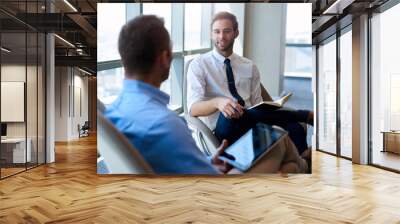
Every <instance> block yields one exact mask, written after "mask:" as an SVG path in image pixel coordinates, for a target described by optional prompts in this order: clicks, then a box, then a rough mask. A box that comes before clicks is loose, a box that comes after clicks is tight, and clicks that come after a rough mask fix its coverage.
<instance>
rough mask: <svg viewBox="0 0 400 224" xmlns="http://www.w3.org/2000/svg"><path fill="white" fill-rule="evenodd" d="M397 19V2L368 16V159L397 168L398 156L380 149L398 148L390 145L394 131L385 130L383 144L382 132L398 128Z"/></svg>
mask: <svg viewBox="0 0 400 224" xmlns="http://www.w3.org/2000/svg"><path fill="white" fill-rule="evenodd" d="M399 21H400V4H397V5H395V6H393V7H392V8H390V9H388V10H387V11H384V12H383V13H381V14H376V15H374V16H373V17H372V20H371V22H372V24H371V25H372V27H371V31H372V37H371V40H372V52H374V53H373V54H372V63H371V64H372V80H371V88H372V90H371V92H372V96H371V98H372V99H371V104H372V105H371V109H372V112H371V116H372V119H371V120H372V127H371V133H372V151H373V154H372V163H374V164H378V165H381V166H385V167H388V168H392V169H395V170H400V156H399V155H398V154H395V153H391V152H382V151H383V150H389V151H390V150H393V149H394V148H397V149H398V147H399V146H397V147H396V146H395V147H390V146H391V145H392V146H393V143H394V142H396V140H395V139H396V137H394V136H396V134H390V133H389V134H386V135H387V137H388V138H391V140H388V141H386V147H385V146H384V144H383V142H384V141H383V140H384V139H383V138H384V136H383V133H382V132H391V131H393V132H397V131H400V100H399V96H400V63H399V56H398V55H399V52H400V42H399V40H400V33H399V32H398V29H396V28H395V27H398V23H399ZM389 136H390V137H389ZM397 136H398V135H397ZM397 138H398V137H397ZM397 141H398V140H397ZM384 147H385V149H384ZM390 148H392V149H390Z"/></svg>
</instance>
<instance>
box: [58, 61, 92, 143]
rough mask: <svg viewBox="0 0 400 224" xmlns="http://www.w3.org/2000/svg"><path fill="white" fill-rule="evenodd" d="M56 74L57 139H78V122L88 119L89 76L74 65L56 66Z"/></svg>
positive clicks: (80, 123)
mask: <svg viewBox="0 0 400 224" xmlns="http://www.w3.org/2000/svg"><path fill="white" fill-rule="evenodd" d="M55 74H56V75H55V86H56V88H55V89H56V91H55V126H56V127H55V129H56V132H55V141H69V140H73V139H77V138H78V137H79V132H78V124H79V125H81V126H82V125H83V124H84V123H85V121H87V120H88V95H89V93H88V77H85V76H83V73H82V72H80V71H79V70H77V69H76V68H73V67H56V68H55Z"/></svg>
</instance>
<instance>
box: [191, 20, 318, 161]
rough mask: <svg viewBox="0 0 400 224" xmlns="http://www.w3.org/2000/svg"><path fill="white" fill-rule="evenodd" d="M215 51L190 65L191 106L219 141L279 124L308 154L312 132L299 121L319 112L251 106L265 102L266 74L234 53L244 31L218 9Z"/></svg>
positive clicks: (214, 30) (310, 118) (214, 29)
mask: <svg viewBox="0 0 400 224" xmlns="http://www.w3.org/2000/svg"><path fill="white" fill-rule="evenodd" d="M211 26H212V31H211V32H212V40H213V43H214V50H213V51H211V52H208V53H206V54H203V55H201V56H199V57H197V58H195V59H194V60H193V61H192V62H191V64H190V66H189V69H188V77H187V78H188V94H187V99H188V108H189V111H190V114H191V115H192V116H196V117H200V118H201V119H202V120H203V121H204V122H205V123H206V125H207V126H208V127H209V128H210V129H211V130H214V131H215V135H216V137H217V138H218V139H220V140H222V139H227V140H228V142H231V143H232V142H234V141H236V140H237V139H238V138H240V136H242V135H243V134H244V133H245V132H246V131H247V130H249V129H250V128H252V127H254V126H255V124H256V123H258V122H263V123H266V124H270V125H278V126H281V127H282V128H284V129H286V130H287V131H289V136H290V138H291V139H292V141H293V142H294V144H295V145H296V147H297V148H298V150H299V152H300V153H302V152H303V151H305V150H306V149H307V142H306V134H305V131H304V129H303V128H302V126H301V125H300V124H298V122H307V123H310V124H312V117H313V114H312V112H310V111H305V110H287V109H285V108H282V109H279V110H276V111H265V110H254V109H252V110H246V109H245V108H246V107H249V106H252V105H255V104H257V103H259V102H261V101H263V100H262V97H261V84H260V73H259V71H258V69H257V66H256V65H255V64H254V63H253V62H252V61H251V60H249V59H247V58H244V57H241V56H239V55H237V54H235V53H233V45H234V42H235V39H236V37H238V35H239V30H238V23H237V20H236V17H235V16H234V15H233V14H230V13H228V12H220V13H217V14H216V15H215V16H214V18H213V20H212V24H211Z"/></svg>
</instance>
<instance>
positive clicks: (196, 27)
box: [184, 3, 202, 50]
mask: <svg viewBox="0 0 400 224" xmlns="http://www.w3.org/2000/svg"><path fill="white" fill-rule="evenodd" d="M201 13H202V4H201V3H189V4H188V3H186V4H185V45H184V46H185V50H193V49H198V48H201V47H202V46H201Z"/></svg>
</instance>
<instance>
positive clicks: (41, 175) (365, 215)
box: [0, 137, 400, 224]
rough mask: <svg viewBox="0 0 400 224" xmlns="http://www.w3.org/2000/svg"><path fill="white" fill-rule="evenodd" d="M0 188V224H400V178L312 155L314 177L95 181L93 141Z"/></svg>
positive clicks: (66, 149)
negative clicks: (44, 223)
mask: <svg viewBox="0 0 400 224" xmlns="http://www.w3.org/2000/svg"><path fill="white" fill-rule="evenodd" d="M56 148H57V150H56V163H55V164H51V165H46V166H41V167H38V168H35V169H33V170H29V171H27V172H25V173H21V174H18V175H16V176H13V177H9V178H7V179H4V180H2V181H0V223H42V222H49V223H220V224H224V223H275V222H276V223H374V224H375V223H385V224H386V223H400V175H399V174H396V173H391V172H388V171H384V170H380V169H377V168H374V167H369V166H359V165H352V164H351V162H350V161H347V160H343V159H337V158H336V157H333V156H330V155H326V154H323V153H317V152H315V153H314V155H313V156H314V157H313V159H314V161H313V174H312V175H306V174H303V175H289V177H281V176H278V175H264V176H263V175H258V176H235V177H198V176H197V177H163V178H158V177H157V178H156V177H134V176H99V175H97V174H96V139H95V138H94V137H90V138H84V139H82V140H81V141H76V142H71V143H69V144H57V147H56Z"/></svg>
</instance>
